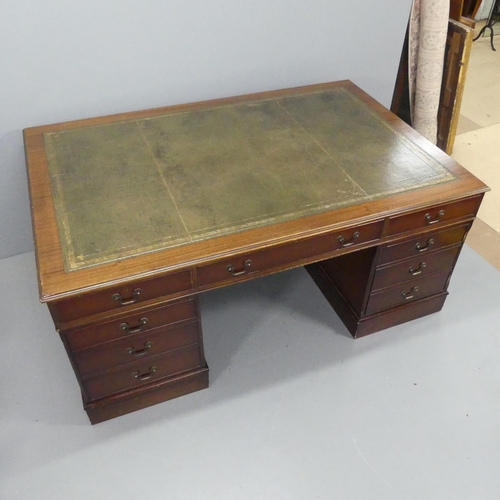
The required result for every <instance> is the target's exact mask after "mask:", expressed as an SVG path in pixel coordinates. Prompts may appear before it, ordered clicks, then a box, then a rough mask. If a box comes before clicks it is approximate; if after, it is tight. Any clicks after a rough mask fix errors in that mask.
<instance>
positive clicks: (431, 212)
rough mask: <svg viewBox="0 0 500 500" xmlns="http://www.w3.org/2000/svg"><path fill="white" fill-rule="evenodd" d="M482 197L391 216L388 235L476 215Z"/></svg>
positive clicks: (387, 229)
mask: <svg viewBox="0 0 500 500" xmlns="http://www.w3.org/2000/svg"><path fill="white" fill-rule="evenodd" d="M481 199H482V198H481V197H480V196H476V197H474V198H468V199H465V200H461V201H457V202H455V203H448V204H446V205H439V206H436V207H432V208H429V209H426V210H421V211H419V212H415V213H412V214H408V215H402V216H399V217H392V218H389V219H388V221H387V222H386V226H385V234H386V235H387V236H390V235H393V234H399V233H404V232H405V231H411V230H413V229H421V228H426V227H439V225H440V224H442V223H443V222H449V221H452V220H453V219H459V218H461V217H474V216H475V215H476V213H477V211H478V209H479V205H480V204H481Z"/></svg>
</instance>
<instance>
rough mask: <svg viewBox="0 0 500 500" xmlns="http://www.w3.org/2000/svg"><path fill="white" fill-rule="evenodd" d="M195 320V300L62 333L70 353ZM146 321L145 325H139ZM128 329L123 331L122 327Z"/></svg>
mask: <svg viewBox="0 0 500 500" xmlns="http://www.w3.org/2000/svg"><path fill="white" fill-rule="evenodd" d="M196 316H197V309H196V302H195V300H182V301H178V302H173V303H169V304H168V305H166V306H163V307H158V308H152V309H148V310H147V311H142V312H140V313H134V314H130V315H123V316H120V317H117V318H114V319H113V320H112V321H107V322H104V323H100V324H97V325H94V326H91V327H88V328H79V329H75V330H70V331H62V332H61V333H62V335H64V336H65V337H66V339H67V341H68V344H69V346H70V348H71V349H73V350H78V349H85V348H86V347H91V346H94V345H97V344H102V343H103V342H109V341H111V340H116V339H120V338H124V337H127V338H128V337H130V335H129V334H128V333H127V330H130V329H132V330H134V329H135V330H139V332H147V331H149V330H151V329H154V328H157V327H159V326H163V325H168V324H171V323H175V322H177V321H182V320H186V319H190V318H195V317H196ZM144 319H146V321H145V322H144V321H141V320H144ZM124 324H126V325H128V328H127V329H124V327H123V326H122V325H124ZM139 332H138V333H139Z"/></svg>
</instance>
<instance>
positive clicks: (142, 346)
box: [73, 321, 200, 377]
mask: <svg viewBox="0 0 500 500" xmlns="http://www.w3.org/2000/svg"><path fill="white" fill-rule="evenodd" d="M199 341H200V332H199V329H198V322H197V321H191V322H190V323H187V324H185V323H184V324H181V325H179V326H175V327H166V328H156V329H155V330H151V331H150V332H148V333H147V334H146V335H142V334H139V335H132V336H131V337H130V338H125V339H121V340H117V341H115V342H108V343H107V344H104V346H101V347H100V348H97V349H95V348H94V349H92V348H91V349H84V350H83V351H77V352H75V353H73V355H74V358H75V362H76V364H77V366H78V368H79V370H80V374H81V376H82V377H86V376H88V375H91V374H93V373H99V372H103V371H106V370H109V369H110V368H114V367H115V366H119V365H124V364H126V363H130V362H133V361H136V360H138V359H140V360H146V359H148V358H151V357H153V356H156V355H158V354H161V353H163V352H168V351H171V350H173V349H178V348H180V347H185V346H188V345H191V344H197V343H198V342H199Z"/></svg>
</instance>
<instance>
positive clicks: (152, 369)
mask: <svg viewBox="0 0 500 500" xmlns="http://www.w3.org/2000/svg"><path fill="white" fill-rule="evenodd" d="M156 370H158V368H156V366H150V367H149V372H147V373H144V374H141V372H134V373H132V377H134V378H136V379H137V380H140V381H141V382H142V381H143V380H149V379H150V378H151V377H153V376H154V374H155V372H156Z"/></svg>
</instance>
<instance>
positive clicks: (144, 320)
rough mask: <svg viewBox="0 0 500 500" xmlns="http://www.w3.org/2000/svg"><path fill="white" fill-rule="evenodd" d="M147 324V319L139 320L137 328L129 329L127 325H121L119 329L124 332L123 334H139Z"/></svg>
mask: <svg viewBox="0 0 500 500" xmlns="http://www.w3.org/2000/svg"><path fill="white" fill-rule="evenodd" d="M147 322H148V318H141V319H140V320H139V324H138V325H137V326H133V327H130V326H128V323H122V324H121V325H120V328H121V329H122V330H125V333H139V332H142V330H143V329H144V325H145V324H146V323H147Z"/></svg>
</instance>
